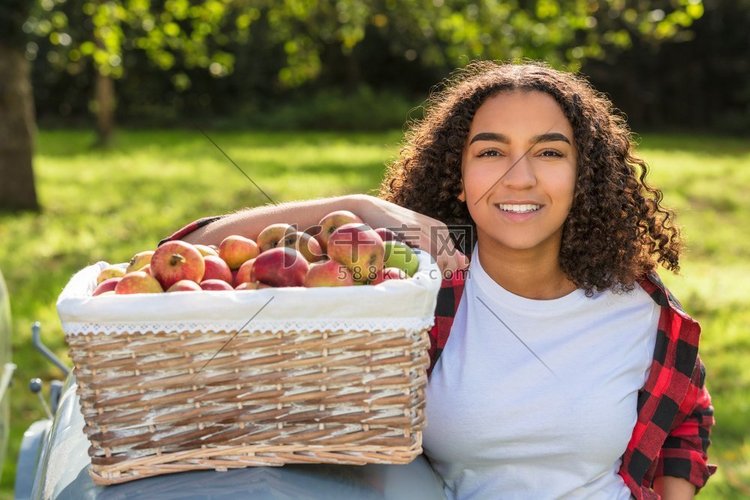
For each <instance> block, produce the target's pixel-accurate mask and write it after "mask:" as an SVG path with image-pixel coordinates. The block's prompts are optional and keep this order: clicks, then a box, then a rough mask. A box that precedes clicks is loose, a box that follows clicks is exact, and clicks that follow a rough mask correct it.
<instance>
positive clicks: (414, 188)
mask: <svg viewBox="0 0 750 500" xmlns="http://www.w3.org/2000/svg"><path fill="white" fill-rule="evenodd" d="M511 90H526V91H532V90H534V91H540V92H544V93H546V94H548V95H550V96H552V97H553V98H554V99H555V101H556V102H557V103H558V104H559V105H560V107H561V108H562V111H563V113H564V114H565V116H566V117H567V119H568V120H569V121H570V124H571V126H572V128H573V133H574V135H575V143H576V148H577V152H578V166H577V179H576V187H575V194H574V199H573V205H572V208H571V211H570V214H569V215H568V218H567V220H566V222H565V224H564V227H563V236H562V244H561V248H560V265H561V267H562V270H563V272H565V274H566V275H567V276H568V278H570V279H571V280H572V281H573V282H574V283H575V284H576V285H577V286H578V287H580V288H583V289H584V290H586V292H587V294H589V295H590V294H591V293H593V291H594V290H605V289H613V290H616V291H617V290H620V291H621V290H630V289H632V288H633V286H634V283H635V281H636V280H637V279H639V278H642V277H644V276H645V274H646V273H649V272H651V271H653V270H654V269H655V268H656V267H657V266H658V265H662V266H663V267H665V268H667V269H669V270H671V271H674V272H677V271H679V255H680V249H681V243H680V234H679V230H678V228H677V227H676V226H675V225H674V214H673V212H672V211H670V210H668V209H666V208H664V207H663V206H662V205H661V200H662V192H661V191H660V190H659V189H656V188H653V187H651V186H649V185H648V184H647V183H646V175H647V172H648V166H647V165H646V163H645V162H644V161H643V160H642V159H641V158H639V157H637V156H636V155H635V154H634V143H633V140H632V137H631V132H630V129H629V127H628V125H627V123H626V121H625V119H624V117H623V116H622V115H621V114H620V113H619V111H617V110H615V109H614V107H613V105H612V103H611V102H610V101H609V99H608V98H607V97H605V96H604V95H603V94H601V93H599V92H597V91H596V90H594V89H593V88H592V87H591V85H590V84H589V83H588V82H587V81H586V80H585V79H583V78H582V77H580V76H577V75H575V74H572V73H568V72H562V71H557V70H555V69H552V68H550V67H549V66H547V65H545V64H542V63H536V62H533V63H524V64H502V63H496V62H492V61H475V62H473V63H471V64H469V65H468V66H466V67H465V68H463V69H460V70H458V71H457V72H455V73H454V74H453V75H451V77H449V78H448V79H446V80H445V81H444V82H443V86H442V87H441V89H440V90H437V91H435V92H434V93H433V94H432V95H431V96H430V97H429V98H428V100H427V102H426V104H425V114H424V118H423V119H421V120H418V121H414V122H413V123H411V124H410V127H409V129H408V130H407V132H406V135H405V139H404V145H403V147H402V149H401V152H400V155H399V157H398V158H397V159H396V160H395V161H394V162H393V163H391V164H390V165H389V167H388V170H387V172H386V176H385V179H384V180H383V183H382V184H381V187H380V193H379V196H380V197H381V198H383V199H386V200H388V201H391V202H394V203H397V204H399V205H401V206H403V207H406V208H409V209H412V210H414V211H417V212H420V213H423V214H425V215H428V216H430V217H433V218H435V219H438V220H441V221H442V222H444V223H446V224H447V225H448V226H449V227H461V226H464V227H466V226H467V225H469V226H471V227H473V228H474V231H472V232H471V233H472V235H476V230H475V229H476V228H475V226H474V222H473V221H472V219H471V216H470V214H469V210H468V209H467V207H466V204H465V203H464V202H461V201H459V200H458V198H457V196H458V194H459V193H460V191H461V157H462V152H463V149H464V147H465V144H466V141H467V137H468V133H469V128H470V126H471V122H472V119H473V117H474V114H475V113H476V111H477V109H479V107H480V106H481V105H482V103H483V102H484V101H485V100H487V99H488V98H489V97H491V96H494V95H496V94H498V93H500V92H507V91H511ZM454 237H455V236H454ZM474 238H475V236H472V238H471V239H470V240H469V241H466V242H465V243H466V245H465V246H464V247H463V248H464V249H465V250H468V249H470V248H471V247H472V246H473V244H474V241H473V239H474ZM460 243H461V242H458V241H457V244H459V245H460Z"/></svg>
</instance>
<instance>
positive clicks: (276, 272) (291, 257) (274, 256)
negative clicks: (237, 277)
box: [252, 247, 309, 287]
mask: <svg viewBox="0 0 750 500" xmlns="http://www.w3.org/2000/svg"><path fill="white" fill-rule="evenodd" d="M308 267H309V265H308V263H307V259H305V256H304V255H302V254H301V253H300V252H298V251H297V250H295V249H293V248H288V247H277V248H272V249H270V250H266V251H265V252H263V253H261V254H260V255H258V256H257V257H256V258H255V263H254V264H253V269H252V271H253V277H254V278H255V281H260V282H261V283H265V284H267V285H271V286H275V287H280V286H303V285H304V283H305V276H306V275H307V269H308Z"/></svg>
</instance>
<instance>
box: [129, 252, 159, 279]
mask: <svg viewBox="0 0 750 500" xmlns="http://www.w3.org/2000/svg"><path fill="white" fill-rule="evenodd" d="M153 255H154V251H153V250H144V251H143V252H138V253H137V254H135V255H133V257H132V258H131V259H130V262H129V263H128V268H127V269H125V274H127V273H132V272H133V271H140V270H141V268H142V267H143V266H146V265H148V264H149V263H150V262H151V257H153Z"/></svg>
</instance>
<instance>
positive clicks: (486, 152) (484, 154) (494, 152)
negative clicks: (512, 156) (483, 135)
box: [478, 149, 502, 158]
mask: <svg viewBox="0 0 750 500" xmlns="http://www.w3.org/2000/svg"><path fill="white" fill-rule="evenodd" d="M478 156H479V157H480V158H481V157H487V156H490V157H492V156H502V153H501V152H500V151H498V150H497V149H486V150H484V151H480V152H479V155H478Z"/></svg>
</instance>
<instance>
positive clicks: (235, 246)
mask: <svg viewBox="0 0 750 500" xmlns="http://www.w3.org/2000/svg"><path fill="white" fill-rule="evenodd" d="M259 253H260V249H259V248H258V244H257V243H255V241H253V240H251V239H250V238H245V237H244V236H240V235H239V234H233V235H230V236H227V237H226V238H224V239H223V240H222V241H221V243H220V244H219V257H221V258H222V259H224V262H226V263H227V265H228V266H229V268H230V269H237V268H238V267H240V266H241V265H242V263H243V262H245V261H246V260H250V259H253V258H255V257H257V256H258V254H259Z"/></svg>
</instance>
